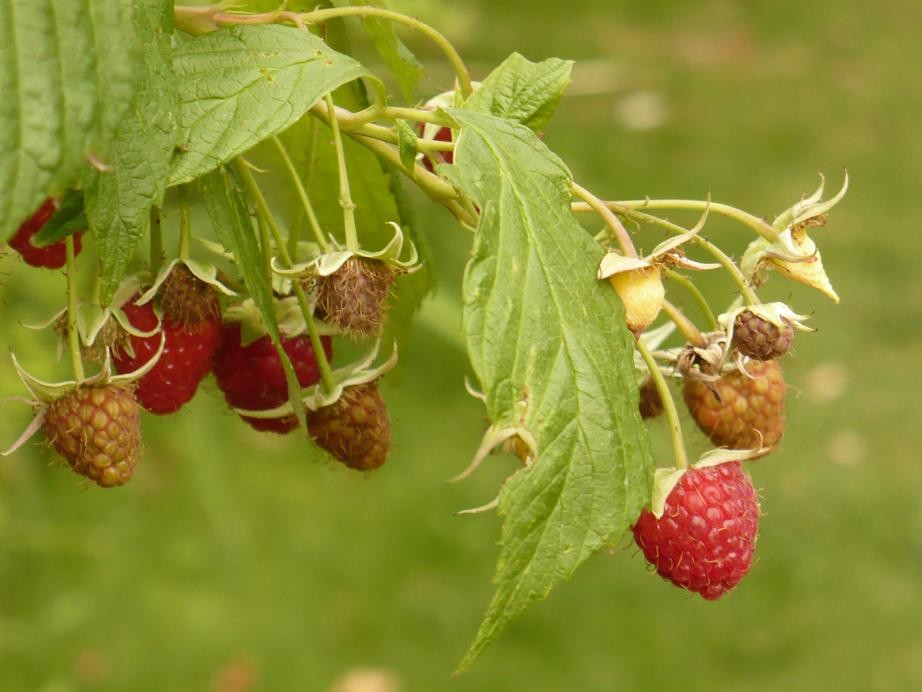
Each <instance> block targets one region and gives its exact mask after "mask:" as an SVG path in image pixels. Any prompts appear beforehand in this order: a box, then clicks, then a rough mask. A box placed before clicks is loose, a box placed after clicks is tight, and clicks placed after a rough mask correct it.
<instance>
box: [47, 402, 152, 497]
mask: <svg viewBox="0 0 922 692" xmlns="http://www.w3.org/2000/svg"><path fill="white" fill-rule="evenodd" d="M44 429H45V436H46V437H47V438H48V440H49V442H51V446H52V447H54V449H55V451H56V452H57V453H58V454H60V455H61V456H62V457H64V459H65V460H66V461H67V463H68V464H69V465H70V467H71V468H72V469H73V470H74V471H75V472H76V473H79V474H80V475H81V476H86V477H87V478H89V479H90V480H92V481H93V482H94V483H96V484H97V485H99V486H100V487H103V488H111V487H114V486H117V485H124V484H125V483H127V482H128V481H129V480H130V479H131V476H132V474H133V473H134V468H135V465H136V464H137V461H138V452H139V450H140V446H141V417H140V413H139V410H138V405H137V403H136V402H135V399H134V396H133V395H132V393H131V391H130V390H129V389H127V388H125V387H122V386H119V385H114V384H109V385H102V386H78V387H77V388H76V389H75V390H74V391H72V392H71V393H69V394H67V395H65V396H63V397H61V398H59V399H55V400H54V401H52V402H51V403H50V404H48V409H47V411H46V412H45V421H44Z"/></svg>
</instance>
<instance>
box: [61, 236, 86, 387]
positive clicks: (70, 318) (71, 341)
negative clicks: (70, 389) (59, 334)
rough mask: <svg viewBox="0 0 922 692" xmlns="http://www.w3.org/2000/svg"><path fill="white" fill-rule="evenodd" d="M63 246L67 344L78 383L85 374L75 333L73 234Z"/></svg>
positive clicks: (75, 288)
mask: <svg viewBox="0 0 922 692" xmlns="http://www.w3.org/2000/svg"><path fill="white" fill-rule="evenodd" d="M64 247H65V251H66V253H67V255H66V256H67V262H66V264H67V269H66V270H65V273H66V276H67V346H68V350H69V351H70V362H71V365H72V366H73V368H74V379H76V380H77V382H78V383H80V382H83V380H84V379H86V375H85V374H84V372H83V360H82V359H81V358H80V336H79V335H78V334H77V266H76V265H77V263H76V261H75V255H74V236H73V235H69V236H67V238H65V239H64Z"/></svg>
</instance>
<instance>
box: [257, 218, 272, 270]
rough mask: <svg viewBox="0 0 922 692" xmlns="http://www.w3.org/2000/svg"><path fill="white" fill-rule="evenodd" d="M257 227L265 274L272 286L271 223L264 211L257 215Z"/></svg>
mask: <svg viewBox="0 0 922 692" xmlns="http://www.w3.org/2000/svg"><path fill="white" fill-rule="evenodd" d="M256 227H257V228H258V229H259V247H260V248H262V251H263V273H264V274H265V275H266V281H268V282H269V286H272V239H271V238H270V236H269V234H270V231H269V221H268V218H267V217H266V215H265V214H264V213H263V211H262V209H260V210H259V213H258V214H256Z"/></svg>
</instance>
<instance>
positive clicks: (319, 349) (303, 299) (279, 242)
mask: <svg viewBox="0 0 922 692" xmlns="http://www.w3.org/2000/svg"><path fill="white" fill-rule="evenodd" d="M237 170H238V171H240V176H241V177H242V178H243V181H244V183H245V184H246V186H247V188H248V189H249V191H250V193H251V194H252V195H253V199H254V200H255V201H256V209H257V211H258V213H259V216H260V218H261V219H263V220H264V221H265V223H266V225H267V226H268V228H269V231H270V233H271V234H272V236H273V237H274V239H275V246H276V250H277V251H278V253H279V257H281V259H282V263H283V264H284V265H285V267H286V268H288V269H290V268H291V267H292V266H293V263H292V261H291V255H290V254H288V248H287V247H285V241H284V240H283V239H282V232H281V230H279V227H278V224H277V223H276V222H275V217H273V216H272V212H271V211H270V210H269V205H268V204H267V203H266V198H265V197H264V196H263V193H262V190H260V189H259V185H257V184H256V180H255V179H254V178H253V174H252V172H250V169H249V167H248V166H247V165H246V164H244V163H243V162H242V161H238V162H237ZM266 249H267V250H268V249H269V248H268V247H267V248H266ZM292 287H293V288H294V292H295V296H297V298H298V305H299V306H300V307H301V312H302V313H303V315H304V322H305V324H306V325H307V333H308V336H310V339H311V346H312V347H313V349H314V353H315V355H316V358H317V366H318V368H319V369H320V381H321V382H322V383H323V388H324V390H325V391H327V392H331V391H333V388H334V387H335V386H336V380H335V378H334V377H333V370H332V369H331V368H330V361H329V360H327V356H326V352H325V351H324V348H323V343H322V342H321V341H320V334H319V333H318V332H317V325H316V324H315V323H314V311H313V309H312V307H311V304H310V301H309V300H308V299H307V294H306V293H304V289H303V288H302V287H301V284H300V283H299V282H297V281H293V282H292Z"/></svg>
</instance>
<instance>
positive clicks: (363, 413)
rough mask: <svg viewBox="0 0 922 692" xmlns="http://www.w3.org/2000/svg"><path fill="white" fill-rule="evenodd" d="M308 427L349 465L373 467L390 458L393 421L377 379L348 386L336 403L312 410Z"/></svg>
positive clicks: (358, 467)
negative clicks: (388, 413)
mask: <svg viewBox="0 0 922 692" xmlns="http://www.w3.org/2000/svg"><path fill="white" fill-rule="evenodd" d="M307 429H308V431H309V432H310V435H311V437H312V438H313V439H314V442H316V443H317V444H318V445H319V446H320V447H322V448H323V449H325V450H327V451H328V452H329V453H330V454H332V455H333V456H334V457H335V458H336V459H338V460H339V461H341V462H343V463H344V464H345V465H346V466H348V467H349V468H352V469H356V470H359V471H371V470H372V469H376V468H378V467H379V466H381V465H382V464H384V462H385V461H387V450H388V447H389V446H390V441H391V424H390V418H389V417H388V415H387V407H386V406H385V404H384V400H383V399H382V398H381V392H380V391H379V389H378V381H377V380H374V381H372V382H366V383H363V384H356V385H353V386H351V387H346V388H345V389H344V390H343V393H342V395H341V396H340V397H339V399H337V400H336V401H335V402H334V403H333V404H330V405H329V406H324V407H322V408H319V409H317V410H316V411H310V412H309V413H308V416H307Z"/></svg>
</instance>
